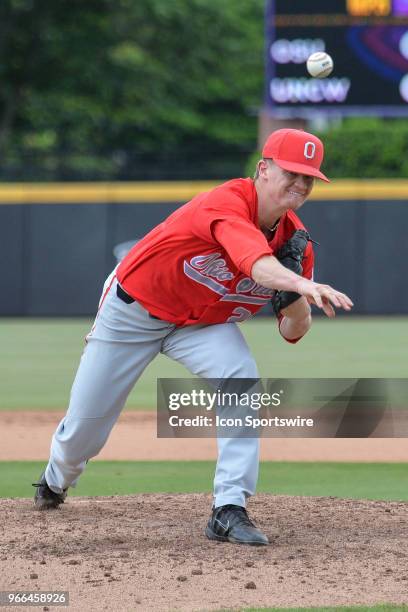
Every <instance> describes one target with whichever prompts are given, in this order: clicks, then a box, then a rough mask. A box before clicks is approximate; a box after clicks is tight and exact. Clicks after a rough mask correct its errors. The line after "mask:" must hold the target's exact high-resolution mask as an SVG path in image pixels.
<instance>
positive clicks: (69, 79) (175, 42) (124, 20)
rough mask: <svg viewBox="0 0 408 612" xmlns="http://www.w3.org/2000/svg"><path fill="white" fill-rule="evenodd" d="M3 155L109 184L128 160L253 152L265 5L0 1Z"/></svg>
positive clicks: (244, 0) (217, 0)
mask: <svg viewBox="0 0 408 612" xmlns="http://www.w3.org/2000/svg"><path fill="white" fill-rule="evenodd" d="M0 57H1V62H0V65H1V67H0V154H2V155H3V157H6V158H9V159H13V160H14V163H16V164H18V159H19V154H20V153H21V152H23V153H30V154H31V155H32V158H31V159H32V160H33V163H35V157H33V155H34V154H39V155H40V154H41V153H44V152H45V153H47V160H48V161H47V163H48V164H49V165H50V167H51V168H54V169H55V168H56V171H58V167H57V166H56V164H57V160H58V159H61V158H63V159H64V163H65V164H67V163H68V165H69V166H70V168H71V169H73V170H74V171H75V169H77V170H78V173H80V172H81V169H83V168H84V167H85V168H90V169H92V168H95V169H96V168H97V169H98V172H100V173H102V174H103V173H106V174H107V175H109V174H110V173H112V172H115V168H118V167H120V166H121V164H122V163H123V159H125V157H126V155H128V153H129V151H131V152H132V151H133V152H136V153H137V154H139V155H143V154H151V155H153V154H168V155H173V156H177V155H178V154H180V155H181V154H183V152H185V151H186V150H187V151H188V150H193V149H194V150H205V149H215V148H218V149H220V150H228V151H229V152H231V153H232V154H233V152H234V151H240V150H242V149H244V150H245V149H250V148H251V147H254V145H255V141H256V121H257V120H256V112H255V109H256V107H257V106H258V105H259V101H260V99H261V96H262V86H263V0H240V2H233V1H232V0H171V1H169V0H137V1H136V2H135V0H116V1H114V0H86V2H84V1H83V0H58V1H55V0H3V2H2V3H1V4H0Z"/></svg>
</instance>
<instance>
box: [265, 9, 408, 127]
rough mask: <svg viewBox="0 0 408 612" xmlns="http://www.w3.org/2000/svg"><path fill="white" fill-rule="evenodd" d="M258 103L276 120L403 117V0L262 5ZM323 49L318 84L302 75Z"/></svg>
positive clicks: (407, 12)
mask: <svg viewBox="0 0 408 612" xmlns="http://www.w3.org/2000/svg"><path fill="white" fill-rule="evenodd" d="M265 6H266V9H265V34H266V36H265V39H266V46H265V49H266V62H265V64H266V79H265V83H266V86H265V103H266V106H267V108H268V109H269V110H270V111H271V114H272V115H274V116H276V117H305V118H310V117H312V116H313V115H316V114H320V113H322V111H323V112H324V113H326V114H327V113H328V114H333V115H338V116H342V115H382V116H404V115H408V0H291V1H289V0H266V5H265ZM316 51H326V52H327V53H329V55H331V56H332V58H333V61H334V70H333V72H332V74H331V75H330V76H329V77H327V78H326V79H314V78H312V77H310V76H309V74H308V73H307V71H306V60H307V58H308V57H309V55H310V54H311V53H314V52H316Z"/></svg>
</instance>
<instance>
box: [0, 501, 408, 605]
mask: <svg viewBox="0 0 408 612" xmlns="http://www.w3.org/2000/svg"><path fill="white" fill-rule="evenodd" d="M210 506H211V498H210V496H208V495H202V494H200V495H167V494H165V495H163V494H162V495H159V494H154V495H132V496H126V497H108V498H72V497H71V498H69V499H68V500H67V501H66V503H65V504H64V505H63V506H62V507H61V508H60V509H59V510H54V511H48V512H38V511H36V510H34V509H33V505H32V502H31V501H30V500H26V499H12V500H10V499H8V500H7V499H6V500H1V501H0V515H1V522H0V536H1V537H0V570H1V574H0V584H1V589H0V590H23V589H27V590H42V591H50V590H68V591H69V592H70V607H69V609H70V610H78V611H81V612H83V611H88V610H118V611H122V610H129V611H130V610H146V611H147V610H149V611H151V610H155V611H159V612H160V611H169V610H185V611H192V610H217V609H220V608H223V609H229V610H231V609H240V608H243V607H252V606H253V607H261V606H268V605H269V606H318V605H341V604H372V603H375V602H387V603H407V602H408V520H407V519H408V516H407V509H408V504H406V503H399V502H381V501H376V502H373V501H356V500H347V499H346V500H342V499H336V498H323V497H314V498H311V497H307V498H306V497H304V498H300V497H287V496H271V495H258V496H256V497H255V498H254V499H253V500H251V502H250V505H249V511H250V514H251V516H252V517H253V518H254V519H255V520H256V522H257V523H258V524H259V526H260V527H262V529H263V530H264V531H265V532H266V533H267V535H268V536H269V538H270V541H271V545H270V546H268V547H262V548H255V547H247V546H239V545H236V544H229V543H228V544H223V543H216V542H210V541H209V540H207V539H206V538H205V536H204V535H203V529H204V526H205V523H206V521H207V519H208V516H209V510H210ZM11 609H14V608H11ZM26 609H30V610H31V609H32V610H39V609H40V610H41V609H45V608H42V607H40V608H38V607H37V608H26ZM62 609H64V608H62Z"/></svg>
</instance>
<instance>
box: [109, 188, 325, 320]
mask: <svg viewBox="0 0 408 612" xmlns="http://www.w3.org/2000/svg"><path fill="white" fill-rule="evenodd" d="M296 229H304V226H303V224H302V222H301V221H300V219H299V218H298V217H297V215H296V214H295V213H294V212H292V211H288V212H287V213H285V214H284V215H283V216H282V217H281V219H280V222H279V225H278V228H277V230H276V232H275V234H274V237H273V239H272V240H271V241H270V242H268V241H267V239H266V238H265V236H264V234H263V233H262V231H261V229H260V227H259V222H258V198H257V193H256V189H255V185H254V182H253V180H252V179H249V178H248V179H234V180H232V181H228V182H227V183H224V184H222V185H220V186H219V187H216V188H215V189H213V190H212V191H209V192H206V193H201V194H199V195H197V196H195V197H194V198H193V199H192V200H190V202H188V203H187V204H185V205H184V206H181V207H180V208H179V209H177V210H176V211H175V212H174V213H173V214H171V215H170V216H169V217H168V218H167V219H166V220H165V221H163V223H160V225H158V226H157V227H155V228H154V229H153V230H152V231H151V232H149V233H148V234H147V235H146V236H145V237H144V238H143V239H142V240H140V241H139V242H138V243H137V244H136V245H135V246H134V247H133V248H132V249H131V251H130V252H129V253H128V254H127V255H126V257H125V258H124V259H123V261H122V262H121V263H120V265H119V267H118V270H117V278H118V281H119V283H120V284H121V286H122V287H123V289H124V290H125V291H126V292H127V293H128V294H129V295H131V296H132V297H133V298H134V299H135V300H137V301H138V302H140V304H142V306H143V307H144V308H146V310H148V311H149V312H150V313H151V314H152V315H154V316H156V317H158V318H160V319H163V320H165V321H169V322H170V323H175V324H176V325H178V326H184V325H196V324H215V323H225V322H230V321H231V322H232V321H243V320H244V319H247V318H249V317H251V316H252V315H254V314H255V313H256V312H257V311H258V310H259V309H260V308H262V306H264V305H265V304H266V303H267V302H268V301H269V300H270V299H271V296H272V295H273V289H267V288H265V287H262V286H261V285H259V284H257V283H256V282H255V281H254V280H252V279H251V277H250V275H251V269H252V266H253V264H254V263H255V261H257V259H259V258H260V257H263V256H264V255H272V254H273V253H275V252H276V251H277V250H278V249H279V248H280V247H281V246H282V244H283V243H284V242H286V240H288V238H290V237H291V236H292V234H293V232H294V231H295V230H296ZM312 274H313V249H312V245H311V243H310V242H309V243H308V245H307V248H306V252H305V259H304V261H303V276H305V277H306V278H311V277H312Z"/></svg>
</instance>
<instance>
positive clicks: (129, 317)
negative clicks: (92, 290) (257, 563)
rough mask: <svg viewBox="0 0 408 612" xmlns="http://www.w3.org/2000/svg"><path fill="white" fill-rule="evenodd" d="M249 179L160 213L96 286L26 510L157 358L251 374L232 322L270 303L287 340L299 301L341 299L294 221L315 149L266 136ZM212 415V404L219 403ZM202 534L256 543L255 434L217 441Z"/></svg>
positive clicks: (314, 164)
mask: <svg viewBox="0 0 408 612" xmlns="http://www.w3.org/2000/svg"><path fill="white" fill-rule="evenodd" d="M262 155H263V157H262V159H261V160H260V161H259V162H258V164H257V168H256V174H255V177H254V179H251V178H245V179H235V180H231V181H228V182H226V183H224V184H222V185H220V186H218V187H216V188H215V189H213V190H212V191H209V192H207V193H201V194H200V195H197V196H196V197H194V198H193V199H192V200H191V201H190V202H188V203H187V204H185V205H184V206H182V207H180V208H179V209H178V210H176V211H175V212H174V213H173V214H171V215H170V216H169V217H168V218H167V219H166V220H165V221H164V222H163V223H160V225H158V226H157V227H155V228H154V229H153V230H152V231H151V232H149V233H148V234H147V235H146V236H145V237H144V238H143V239H142V240H140V241H139V242H138V243H137V244H136V245H135V246H134V247H133V248H132V249H131V251H130V252H129V253H128V255H127V256H126V257H125V258H124V259H123V261H122V262H121V263H120V265H119V266H118V267H117V268H116V269H115V270H114V272H113V273H112V274H111V275H110V277H109V278H108V280H107V282H106V283H105V287H104V291H103V294H102V297H101V301H100V305H99V310H98V313H97V316H96V319H95V322H94V325H93V327H92V330H91V332H90V333H89V335H88V337H87V344H86V347H85V350H84V353H83V355H82V358H81V362H80V365H79V369H78V372H77V375H76V378H75V381H74V384H73V387H72V391H71V397H70V403H69V408H68V411H67V414H66V416H65V417H64V418H63V419H62V421H61V422H60V424H59V425H58V427H57V430H56V431H55V433H54V436H53V439H52V445H51V455H50V459H49V463H48V465H47V467H46V469H45V471H44V473H43V474H42V475H41V477H40V479H39V482H38V483H36V485H35V486H36V487H37V489H36V494H35V506H36V507H37V508H38V509H40V510H43V509H50V508H58V506H59V505H60V504H62V503H63V502H64V499H65V497H66V495H67V489H68V488H69V487H71V486H75V485H76V483H77V481H78V478H79V477H80V475H81V473H82V471H83V470H84V468H85V466H86V463H87V462H88V460H89V459H91V457H95V455H97V454H98V453H99V452H100V450H101V449H102V447H103V446H104V444H105V442H106V440H107V438H108V436H109V434H110V431H111V429H112V427H113V426H114V424H115V422H116V420H117V418H118V416H119V414H120V412H121V410H122V408H123V406H124V404H125V402H126V398H127V397H128V394H129V392H130V391H131V389H132V387H133V386H134V385H135V383H136V382H137V380H138V378H139V377H140V376H141V374H142V372H143V370H144V369H145V368H146V366H147V365H148V364H149V363H150V362H151V361H152V359H154V358H155V357H156V355H158V354H159V353H163V354H165V355H167V356H168V357H171V358H172V359H175V360H177V361H178V362H180V363H182V364H184V365H185V366H186V367H187V368H188V369H189V370H190V372H192V373H193V374H195V375H197V376H199V377H203V378H205V379H216V380H218V379H229V378H250V379H254V378H255V379H256V378H258V376H259V374H258V369H257V366H256V363H255V361H254V359H253V357H252V355H251V352H250V350H249V348H248V346H247V344H246V342H245V340H244V337H243V335H242V334H241V332H240V330H239V327H238V325H237V323H239V322H241V321H244V320H245V319H248V318H250V317H252V316H253V315H254V314H255V313H256V312H257V311H258V310H259V309H260V308H262V306H263V305H264V304H266V303H268V302H269V301H270V300H271V299H272V300H273V306H274V310H275V313H276V317H277V321H278V328H279V332H280V334H281V336H282V337H283V338H284V340H286V341H287V342H290V343H296V342H298V341H299V340H300V339H301V338H302V336H304V335H305V334H306V333H307V331H308V330H309V328H310V326H311V321H312V319H311V308H310V304H315V305H316V306H318V307H319V308H320V309H322V310H323V312H324V313H325V314H326V315H327V316H328V317H333V316H334V314H335V311H334V308H342V309H344V310H346V311H349V310H350V309H351V308H352V305H353V304H352V302H351V300H350V298H349V297H348V296H347V295H345V294H344V293H341V292H339V291H337V290H336V289H334V288H332V287H330V286H329V285H322V284H319V283H316V282H314V281H313V280H312V279H313V247H312V243H311V241H310V239H309V235H308V233H307V231H306V229H305V228H304V226H303V224H302V223H301V221H300V220H299V218H298V217H297V214H296V212H297V210H298V209H299V208H300V207H301V206H302V205H303V203H304V202H305V200H307V198H308V197H309V195H310V193H311V191H312V188H313V182H314V180H315V179H320V180H323V181H328V179H327V178H326V177H325V175H324V174H322V172H321V171H320V165H321V163H322V160H323V144H322V142H321V141H320V140H319V139H318V138H316V137H315V136H314V135H312V134H309V133H307V132H304V131H299V130H290V129H284V130H278V131H276V132H273V133H272V134H271V135H270V137H269V138H268V140H267V141H266V144H265V146H264V149H263V153H262ZM220 410H222V408H220ZM217 443H218V461H217V467H216V472H215V478H214V502H213V508H212V512H211V515H210V519H209V522H208V524H207V527H206V529H205V534H206V536H207V537H208V538H210V539H212V540H218V541H222V542H224V541H229V542H235V543H242V544H253V545H266V544H268V538H267V536H266V535H265V534H264V533H263V532H262V531H261V529H259V528H258V527H257V526H256V525H255V524H254V523H253V521H252V520H251V519H250V518H249V516H248V514H247V511H246V504H247V500H248V498H249V497H250V496H251V495H253V494H254V493H255V488H256V483H257V478H258V463H259V439H258V438H256V437H255V438H248V437H243V438H238V437H236V438H218V440H217Z"/></svg>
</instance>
